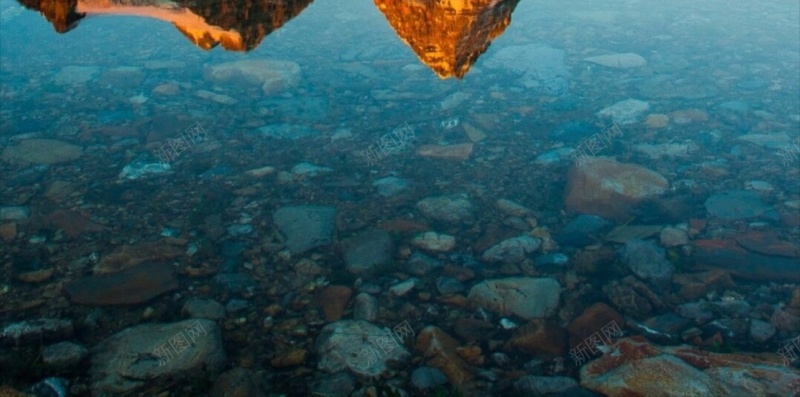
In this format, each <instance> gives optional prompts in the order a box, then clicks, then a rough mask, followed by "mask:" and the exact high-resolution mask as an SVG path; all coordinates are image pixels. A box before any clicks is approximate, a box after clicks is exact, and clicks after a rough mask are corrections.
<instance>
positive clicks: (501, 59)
mask: <svg viewBox="0 0 800 397" xmlns="http://www.w3.org/2000/svg"><path fill="white" fill-rule="evenodd" d="M484 66H486V68H489V69H501V70H507V71H509V72H511V73H512V74H514V75H517V76H520V77H519V83H520V84H521V85H522V86H523V87H525V88H528V89H531V90H534V91H537V92H539V93H543V94H547V95H564V94H566V93H567V91H568V89H569V71H568V70H567V66H566V63H565V62H564V50H560V49H556V48H552V47H548V46H546V45H541V44H529V45H522V46H506V47H503V48H501V49H500V50H498V51H497V52H495V53H494V55H493V56H491V57H490V58H489V59H487V60H486V62H485V63H484Z"/></svg>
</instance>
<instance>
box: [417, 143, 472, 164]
mask: <svg viewBox="0 0 800 397" xmlns="http://www.w3.org/2000/svg"><path fill="white" fill-rule="evenodd" d="M472 147H473V144H472V143H459V144H455V145H422V146H420V147H419V148H417V155H418V156H422V157H430V158H435V159H447V160H466V159H467V158H469V156H470V155H471V154H472Z"/></svg>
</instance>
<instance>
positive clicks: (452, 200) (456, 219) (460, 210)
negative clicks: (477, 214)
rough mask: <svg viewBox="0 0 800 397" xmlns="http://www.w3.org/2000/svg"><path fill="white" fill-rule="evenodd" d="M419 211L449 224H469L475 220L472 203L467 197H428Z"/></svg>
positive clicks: (423, 200)
mask: <svg viewBox="0 0 800 397" xmlns="http://www.w3.org/2000/svg"><path fill="white" fill-rule="evenodd" d="M417 209H418V210H419V211H420V212H422V214H423V215H425V216H426V217H428V218H432V219H435V220H437V221H442V222H448V223H456V224H457V223H467V222H470V221H471V220H472V219H473V213H472V211H473V206H472V202H470V200H469V199H468V198H467V196H466V195H451V196H437V197H426V198H424V199H422V200H420V201H419V202H418V203H417Z"/></svg>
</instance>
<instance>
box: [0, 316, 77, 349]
mask: <svg viewBox="0 0 800 397" xmlns="http://www.w3.org/2000/svg"><path fill="white" fill-rule="evenodd" d="M73 330H74V329H73V326H72V320H60V319H55V318H40V319H35V320H25V321H21V322H17V323H11V324H8V325H6V326H4V327H3V330H2V332H0V344H4V345H20V344H26V343H29V342H30V343H42V342H46V341H56V340H61V339H66V338H69V337H71V336H72V332H73Z"/></svg>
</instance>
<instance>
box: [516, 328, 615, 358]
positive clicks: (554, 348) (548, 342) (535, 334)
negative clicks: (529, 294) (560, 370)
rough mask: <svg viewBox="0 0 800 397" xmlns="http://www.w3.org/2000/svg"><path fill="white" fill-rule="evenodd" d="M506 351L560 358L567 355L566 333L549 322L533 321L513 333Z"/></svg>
mask: <svg viewBox="0 0 800 397" xmlns="http://www.w3.org/2000/svg"><path fill="white" fill-rule="evenodd" d="M603 325H605V324H603ZM598 331H599V329H598ZM506 350H509V351H517V350H519V351H522V352H525V353H527V354H534V355H535V354H548V355H551V356H555V357H560V356H563V355H565V354H566V353H567V332H566V331H565V330H564V328H561V327H559V326H558V325H556V324H553V323H551V322H550V321H547V320H544V319H534V320H531V321H529V322H528V323H527V324H525V325H523V326H522V327H519V328H518V329H517V330H516V331H514V334H513V335H511V340H509V341H508V344H506Z"/></svg>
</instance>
